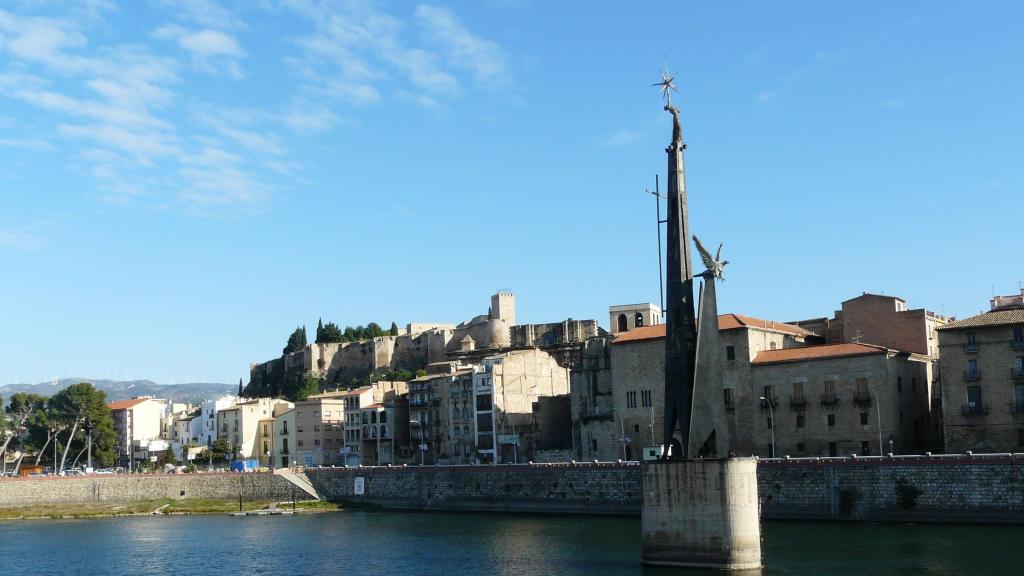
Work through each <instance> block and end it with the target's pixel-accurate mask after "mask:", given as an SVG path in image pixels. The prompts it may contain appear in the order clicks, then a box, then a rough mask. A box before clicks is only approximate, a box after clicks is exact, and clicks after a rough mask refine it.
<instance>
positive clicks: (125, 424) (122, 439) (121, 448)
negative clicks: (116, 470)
mask: <svg viewBox="0 0 1024 576" xmlns="http://www.w3.org/2000/svg"><path fill="white" fill-rule="evenodd" d="M107 406H108V407H109V408H110V412H111V417H112V418H113V420H114V434H115V435H116V437H117V444H116V451H117V455H118V458H119V460H121V461H122V464H125V463H127V462H129V461H130V460H131V459H132V458H133V456H134V449H136V448H137V447H140V446H147V445H148V444H149V442H151V441H153V440H158V439H160V438H163V435H164V433H165V431H166V430H165V428H164V424H165V419H164V416H165V414H166V412H167V401H165V400H160V399H157V398H150V397H144V398H133V399H131V400H118V401H117V402H111V403H110V404H108V405H107Z"/></svg>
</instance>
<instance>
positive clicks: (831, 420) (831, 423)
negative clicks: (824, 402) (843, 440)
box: [828, 414, 836, 426]
mask: <svg viewBox="0 0 1024 576" xmlns="http://www.w3.org/2000/svg"><path fill="white" fill-rule="evenodd" d="M828 425H829V426H835V425H836V415H835V414H829V415H828Z"/></svg>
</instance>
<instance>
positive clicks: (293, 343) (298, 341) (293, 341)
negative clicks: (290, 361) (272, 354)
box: [281, 326, 306, 354]
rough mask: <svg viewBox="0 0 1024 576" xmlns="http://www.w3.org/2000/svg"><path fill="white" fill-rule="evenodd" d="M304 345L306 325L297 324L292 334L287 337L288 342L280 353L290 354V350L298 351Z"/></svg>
mask: <svg viewBox="0 0 1024 576" xmlns="http://www.w3.org/2000/svg"><path fill="white" fill-rule="evenodd" d="M305 347H306V327H305V326H299V327H298V328H296V329H295V331H294V332H292V335H291V336H289V337H288V344H287V345H285V347H284V350H283V351H282V352H281V353H282V354H291V353H292V352H299V351H301V350H302V349H303V348H305Z"/></svg>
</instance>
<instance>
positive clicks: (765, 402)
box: [761, 396, 779, 410]
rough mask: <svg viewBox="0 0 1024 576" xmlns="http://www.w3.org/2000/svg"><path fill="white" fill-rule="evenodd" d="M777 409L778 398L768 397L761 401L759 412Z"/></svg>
mask: <svg viewBox="0 0 1024 576" xmlns="http://www.w3.org/2000/svg"><path fill="white" fill-rule="evenodd" d="M769 404H771V406H769ZM778 407H779V397H778V396H769V397H768V398H767V399H765V400H761V410H769V409H771V410H775V409H776V408H778Z"/></svg>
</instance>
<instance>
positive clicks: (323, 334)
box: [316, 322, 344, 344]
mask: <svg viewBox="0 0 1024 576" xmlns="http://www.w3.org/2000/svg"><path fill="white" fill-rule="evenodd" d="M317 332H318V334H317V337H316V341H317V343H318V344H329V343H331V342H342V341H343V340H342V338H343V337H344V335H343V334H342V333H341V328H338V325H337V324H335V323H334V322H328V323H327V324H326V325H324V327H323V328H322V329H320V330H318V331H317Z"/></svg>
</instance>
